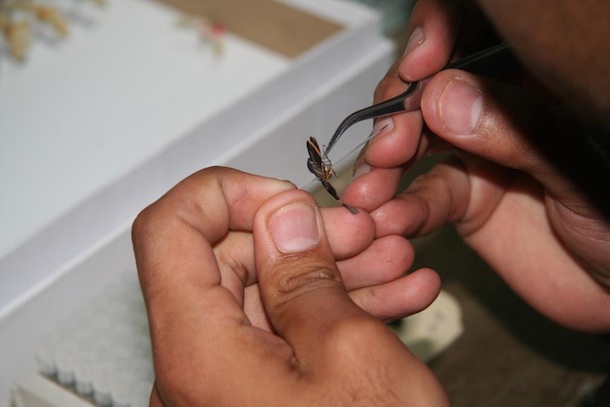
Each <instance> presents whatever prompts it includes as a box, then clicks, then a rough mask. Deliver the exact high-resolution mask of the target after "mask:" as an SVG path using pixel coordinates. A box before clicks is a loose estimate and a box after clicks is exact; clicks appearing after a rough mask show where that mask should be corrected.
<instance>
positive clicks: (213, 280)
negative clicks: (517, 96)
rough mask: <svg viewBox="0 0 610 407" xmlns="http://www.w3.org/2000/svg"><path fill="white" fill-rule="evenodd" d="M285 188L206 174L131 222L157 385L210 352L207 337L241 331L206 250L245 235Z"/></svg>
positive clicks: (240, 319) (238, 314)
mask: <svg viewBox="0 0 610 407" xmlns="http://www.w3.org/2000/svg"><path fill="white" fill-rule="evenodd" d="M292 188H294V186H292V185H291V184H290V183H287V182H280V181H277V180H271V179H266V178H261V177H255V176H252V175H248V174H245V173H241V172H238V171H234V170H229V169H225V168H211V169H207V170H203V171H200V172H198V173H196V174H194V175H193V176H191V177H189V178H187V179H186V180H184V181H183V182H181V183H180V184H178V185H177V186H176V187H174V188H173V189H172V190H171V191H169V192H168V193H167V194H166V195H165V196H164V197H162V198H161V199H160V200H159V201H157V202H156V203H154V204H153V205H151V206H150V207H148V208H147V209H145V210H144V211H143V212H142V213H141V214H140V215H139V216H138V218H137V219H136V221H135V222H134V225H133V231H132V234H133V243H134V252H135V256H136V262H137V267H138V273H139V276H140V281H141V285H142V290H143V293H144V296H145V299H146V306H147V311H148V316H149V320H150V331H151V337H152V341H153V349H154V359H155V370H156V373H157V375H158V378H160V379H161V382H163V378H170V377H171V378H172V380H174V379H175V377H184V375H188V374H189V373H190V372H188V369H186V371H184V372H183V371H181V370H180V368H179V366H182V364H184V365H185V366H190V364H189V363H188V361H189V360H190V359H191V358H192V355H194V354H197V355H205V354H208V353H210V350H211V348H210V347H208V346H207V344H208V343H210V341H213V340H215V339H214V338H217V337H219V335H220V336H223V335H226V333H227V332H231V330H235V329H238V328H239V327H240V326H242V325H244V324H247V319H246V317H245V315H244V314H243V311H242V309H241V307H240V305H239V304H238V302H237V301H236V300H235V298H234V297H233V295H232V294H231V293H230V292H229V291H228V290H227V289H226V288H224V287H222V286H221V275H220V271H219V269H218V266H217V263H216V258H215V256H214V253H213V250H212V244H214V243H216V242H217V241H219V240H220V239H222V238H223V237H224V236H225V235H226V234H227V232H228V230H229V229H237V230H248V229H252V224H253V218H254V213H255V212H256V209H257V208H258V207H259V206H260V205H261V204H262V203H263V202H264V201H266V200H267V199H268V198H269V197H271V196H273V195H275V194H277V193H278V192H280V191H285V190H287V189H292ZM227 346H229V345H227ZM208 356H209V358H210V360H213V359H214V357H215V355H208Z"/></svg>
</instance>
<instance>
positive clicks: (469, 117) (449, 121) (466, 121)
mask: <svg viewBox="0 0 610 407" xmlns="http://www.w3.org/2000/svg"><path fill="white" fill-rule="evenodd" d="M482 110H483V94H482V93H481V91H480V90H478V89H476V88H475V87H473V86H472V85H470V84H469V83H467V82H466V81H464V80H461V79H453V80H452V81H451V82H449V84H447V86H446V87H445V89H444V90H443V93H442V94H441V97H440V100H439V112H440V115H441V120H442V121H443V123H444V124H445V127H446V128H447V129H448V130H450V131H452V132H454V133H458V134H471V133H472V132H473V130H474V129H475V128H476V126H477V123H478V122H479V117H480V116H481V112H482Z"/></svg>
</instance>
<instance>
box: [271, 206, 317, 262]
mask: <svg viewBox="0 0 610 407" xmlns="http://www.w3.org/2000/svg"><path fill="white" fill-rule="evenodd" d="M269 231H270V232H271V237H272V238H273V240H274V241H275V245H276V247H277V249H278V250H279V251H280V252H282V253H286V254H289V253H300V252H303V251H306V250H310V249H313V248H314V247H316V246H317V245H318V243H319V242H320V233H319V232H318V222H317V219H316V213H315V212H314V208H313V207H311V205H308V204H306V203H301V202H298V203H293V204H290V205H288V206H285V207H283V208H281V209H279V210H278V211H277V212H275V213H274V214H273V215H271V218H270V219H269Z"/></svg>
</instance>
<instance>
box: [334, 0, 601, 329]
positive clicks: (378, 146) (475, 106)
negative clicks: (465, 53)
mask: <svg viewBox="0 0 610 407" xmlns="http://www.w3.org/2000/svg"><path fill="white" fill-rule="evenodd" d="M524 1H525V0H524ZM483 3H486V2H483ZM517 3H522V2H521V1H516V2H515V4H517ZM530 3H535V2H530ZM466 4H467V5H470V7H467V6H465V8H463V9H460V8H459V7H456V3H455V2H448V1H442V0H420V1H419V2H418V3H417V5H416V7H415V9H414V10H413V14H412V17H411V20H410V32H411V39H410V41H409V45H408V50H407V53H406V55H405V56H403V57H402V59H401V60H399V61H398V62H397V64H395V66H394V67H393V68H392V69H391V70H390V72H389V73H388V75H387V76H386V77H385V78H384V80H383V81H382V82H381V83H380V85H379V87H378V89H377V93H376V102H379V101H382V100H385V99H388V98H390V97H392V96H395V95H396V94H398V93H400V92H402V91H403V90H404V88H405V87H406V84H405V82H409V81H414V80H419V79H422V78H424V77H427V76H430V75H433V74H434V73H435V72H438V71H439V70H440V69H441V68H442V67H443V66H444V65H445V64H446V62H447V61H448V60H449V57H450V55H451V52H452V50H453V49H454V48H456V47H457V48H458V50H459V49H460V45H461V44H462V43H463V41H461V40H460V39H461V38H464V35H463V34H464V33H463V31H460V30H459V27H464V26H466V27H481V25H480V24H472V23H471V22H469V23H466V22H465V21H462V20H461V19H462V16H470V17H472V16H475V20H478V21H482V14H481V13H478V14H477V13H462V14H460V10H461V11H463V10H473V8H472V4H470V3H468V2H466ZM515 7H516V6H515ZM565 29H566V28H565V27H561V30H565ZM465 34H468V33H465ZM538 34H539V35H544V34H546V35H548V36H553V35H554V34H555V33H554V32H552V31H550V32H548V33H538ZM557 35H559V34H557ZM511 39H512V37H510V36H509V38H507V39H506V40H511ZM516 44H518V45H520V43H519V41H517V40H516ZM512 45H514V44H511V46H512ZM582 47H583V49H590V50H592V51H591V52H593V51H594V50H595V49H597V48H596V47H599V44H597V43H593V44H587V43H583V44H582ZM587 47H588V48H587ZM524 48H525V51H523V52H522V54H523V55H525V56H527V55H528V50H527V47H524ZM521 49H522V48H518V49H516V50H515V51H516V52H517V53H518V55H519V52H520V51H521ZM541 53H544V52H542V51H541ZM546 57H547V59H548V60H553V58H554V55H552V54H549V55H546ZM532 60H534V62H536V61H537V62H540V60H542V61H544V58H542V57H541V58H539V59H538V60H536V59H535V58H532V59H530V60H529V61H530V62H531V61H532ZM526 62H527V61H526ZM568 65H569V64H568ZM558 69H561V66H560V67H559V68H558ZM593 69H595V67H590V68H589V67H587V66H582V67H581V74H580V75H581V76H583V77H588V75H587V74H588V73H589V70H593ZM543 71H544V69H543ZM591 76H595V73H594V72H591ZM603 79H604V78H602V80H603ZM605 80H606V81H607V82H609V83H610V78H608V77H606V78H605ZM530 83H531V82H530ZM605 86H606V85H604V84H600V87H601V88H602V89H603V88H605ZM608 86H610V85H608ZM540 89H541V87H538V86H537V87H536V89H535V91H530V92H529V93H528V92H525V91H524V89H517V88H515V87H512V86H509V85H507V84H503V83H498V82H492V81H488V80H485V79H482V78H479V77H476V76H474V75H472V74H469V73H466V72H463V71H459V70H446V71H442V72H440V73H437V74H436V75H434V77H433V78H432V79H431V80H430V82H429V84H428V86H427V88H426V90H425V91H424V94H423V97H422V103H421V112H410V113H406V114H401V115H395V116H392V117H391V118H386V119H382V120H381V121H379V123H377V124H376V125H377V127H380V126H385V125H386V124H388V123H389V124H390V125H389V126H388V127H386V129H385V130H384V131H383V132H382V133H381V134H380V135H379V136H377V138H376V139H374V140H373V141H372V142H371V143H370V145H369V146H368V147H367V148H366V150H365V151H364V152H363V153H362V155H361V157H360V159H359V163H358V165H359V167H357V169H356V175H358V177H357V178H356V179H355V180H354V181H352V183H351V185H350V186H349V187H348V189H347V190H346V192H345V193H344V196H343V199H344V200H345V201H346V202H347V203H349V204H352V205H355V206H358V207H362V208H365V209H366V210H369V211H371V215H372V216H373V218H374V219H375V221H376V225H377V236H378V237H379V236H384V235H385V234H403V235H406V236H418V235H422V234H426V233H430V232H432V231H433V230H435V229H437V228H438V227H440V226H441V225H443V224H445V223H447V222H453V223H455V224H456V227H457V230H458V232H459V233H460V234H461V235H462V236H463V237H464V239H465V241H466V242H467V243H468V244H469V245H470V246H471V247H473V248H474V249H475V250H476V251H477V252H478V253H479V254H480V255H481V256H482V257H483V258H484V259H485V260H486V261H487V262H488V263H489V264H490V265H491V266H492V267H493V268H494V269H495V270H496V271H497V272H498V273H499V274H500V275H501V276H502V277H503V278H504V279H505V280H506V281H507V282H508V284H509V285H511V286H512V288H513V289H514V290H515V291H516V292H517V293H518V294H520V295H521V296H522V297H524V299H525V300H527V301H528V302H529V303H530V304H531V305H532V306H534V307H535V308H537V309H538V310H539V311H540V312H542V313H543V314H545V315H547V316H549V317H550V318H552V319H554V320H556V321H558V322H560V323H562V324H564V325H566V326H569V327H572V328H577V329H583V330H588V331H596V332H599V331H602V332H607V331H609V330H610V295H609V294H608V292H609V291H608V290H609V289H610V222H609V220H608V219H610V218H609V217H608V213H607V208H609V207H610V206H608V196H607V195H608V194H607V187H604V186H601V185H600V183H599V181H598V184H596V180H600V179H601V180H605V179H607V174H608V168H607V167H605V166H604V163H603V162H602V161H601V160H600V159H599V157H595V155H594V154H592V151H591V149H590V145H589V144H587V140H586V139H585V136H584V135H585V134H586V133H585V132H586V131H588V130H589V129H584V128H583V126H582V124H581V123H579V122H578V121H577V120H575V118H574V114H573V113H571V112H570V111H569V110H568V109H565V108H564V107H562V106H559V105H558V104H557V103H555V102H553V101H550V100H549V99H548V98H547V97H543V96H541V93H540V92H539V90H540ZM598 108H599V107H598ZM592 110H594V109H592ZM424 123H425V125H426V126H427V128H426V130H425V131H424V130H423V129H424ZM422 132H423V133H424V136H423V137H421V135H422ZM430 144H432V145H433V147H434V148H438V146H439V145H445V146H447V145H448V146H450V147H451V148H452V149H453V150H454V151H455V154H454V156H453V157H452V158H451V159H450V160H449V161H448V162H445V163H442V164H440V165H438V166H436V167H435V168H434V169H433V170H432V171H430V173H429V174H426V175H424V176H422V177H420V178H419V179H417V180H416V181H415V182H414V183H413V184H412V185H411V186H410V188H409V189H408V190H407V191H405V192H403V193H402V194H400V195H399V196H397V197H395V198H394V194H395V192H396V188H397V185H398V182H399V179H400V176H401V174H402V172H403V171H404V169H405V168H408V167H409V165H411V163H412V162H413V161H415V160H417V158H418V157H419V156H420V155H421V154H422V153H423V151H425V150H426V149H427V148H428V147H429V145H430ZM594 193H597V194H594ZM591 194H594V195H591Z"/></svg>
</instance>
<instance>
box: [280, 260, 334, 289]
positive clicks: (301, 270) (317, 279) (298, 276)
mask: <svg viewBox="0 0 610 407" xmlns="http://www.w3.org/2000/svg"><path fill="white" fill-rule="evenodd" d="M281 263H282V264H281V265H279V264H278V266H279V267H278V270H277V271H276V272H274V273H273V274H274V275H275V276H276V284H275V287H276V290H277V292H278V293H279V294H283V295H290V296H291V297H294V296H298V295H300V294H302V293H304V292H308V291H310V290H314V289H318V288H321V287H324V286H337V285H340V284H341V280H340V278H339V277H338V272H337V270H336V268H335V267H334V266H330V265H329V264H328V263H327V262H326V261H321V260H320V259H315V258H305V259H304V258H303V257H301V256H293V257H289V258H285V259H284V261H282V262H281Z"/></svg>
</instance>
